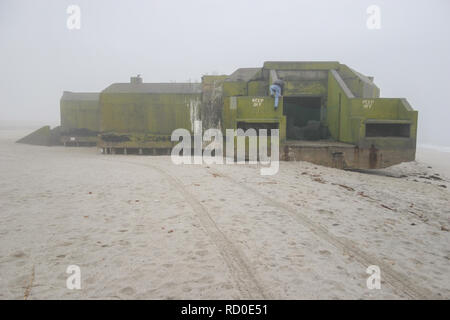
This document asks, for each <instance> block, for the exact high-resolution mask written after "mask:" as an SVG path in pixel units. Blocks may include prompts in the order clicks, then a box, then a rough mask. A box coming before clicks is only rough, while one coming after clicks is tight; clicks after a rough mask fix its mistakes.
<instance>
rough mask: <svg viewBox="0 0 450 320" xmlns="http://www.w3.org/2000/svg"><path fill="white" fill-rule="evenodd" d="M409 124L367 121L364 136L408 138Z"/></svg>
mask: <svg viewBox="0 0 450 320" xmlns="http://www.w3.org/2000/svg"><path fill="white" fill-rule="evenodd" d="M409 132H410V124H404V123H367V124H366V137H401V138H409Z"/></svg>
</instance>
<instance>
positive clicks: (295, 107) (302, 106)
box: [283, 97, 322, 140]
mask: <svg viewBox="0 0 450 320" xmlns="http://www.w3.org/2000/svg"><path fill="white" fill-rule="evenodd" d="M321 105H322V100H321V98H320V97H283V113H284V115H285V116H286V136H287V138H288V139H290V140H319V139H320V138H321V131H320V119H321V115H320V112H321Z"/></svg>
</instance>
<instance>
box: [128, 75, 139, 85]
mask: <svg viewBox="0 0 450 320" xmlns="http://www.w3.org/2000/svg"><path fill="white" fill-rule="evenodd" d="M130 83H131V84H141V83H142V78H141V75H140V74H138V75H137V76H136V77H131V78H130Z"/></svg>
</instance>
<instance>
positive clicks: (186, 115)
mask: <svg viewBox="0 0 450 320" xmlns="http://www.w3.org/2000/svg"><path fill="white" fill-rule="evenodd" d="M200 105H201V95H200V94H168V93H166V94H156V93H116V92H102V93H101V95H100V110H101V131H102V132H116V133H150V134H165V135H171V134H172V131H173V130H175V129H178V128H184V129H187V130H191V131H192V128H193V123H194V121H195V120H198V119H200Z"/></svg>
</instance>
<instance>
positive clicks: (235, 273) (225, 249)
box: [103, 159, 272, 300]
mask: <svg viewBox="0 0 450 320" xmlns="http://www.w3.org/2000/svg"><path fill="white" fill-rule="evenodd" d="M103 160H106V159H103ZM106 161H109V160H106ZM117 162H122V163H126V164H131V165H136V166H141V167H146V168H150V169H153V170H155V171H157V172H158V173H160V174H161V175H162V176H164V177H165V178H166V180H167V182H169V183H170V184H171V185H172V186H173V187H174V188H175V189H176V190H177V191H178V192H179V193H180V194H182V196H183V197H184V198H185V200H186V202H187V203H189V205H190V206H191V208H192V210H193V211H194V213H195V215H196V217H197V218H198V220H199V221H200V223H201V225H202V227H203V229H204V230H205V232H206V234H207V235H208V236H209V237H210V238H211V239H212V240H213V242H214V244H215V246H216V247H217V248H218V250H219V253H220V255H221V256H222V257H223V259H224V260H225V263H226V264H227V266H228V269H229V270H230V272H231V275H232V277H233V279H234V283H235V286H236V287H237V289H238V290H239V292H240V293H241V296H242V298H243V299H246V300H248V299H255V300H257V299H271V298H272V297H271V296H270V294H269V293H268V291H267V290H266V289H265V288H264V287H263V286H262V285H261V284H260V281H258V279H257V278H256V276H255V275H256V271H255V270H254V269H253V268H252V267H251V264H250V263H249V262H248V261H247V259H246V258H245V256H244V254H243V253H241V252H240V250H239V249H238V248H236V247H235V246H234V245H233V243H232V242H231V241H230V240H229V239H228V238H227V237H226V236H225V234H224V233H223V232H222V231H221V230H220V228H219V227H218V226H217V224H216V223H215V221H214V220H213V219H212V217H211V216H210V214H209V213H208V211H207V210H206V208H205V207H204V206H203V205H202V204H201V203H200V202H199V201H198V200H197V199H196V198H195V197H194V195H193V194H192V193H191V192H190V191H189V190H187V188H185V187H184V186H183V183H182V182H181V181H180V180H179V179H177V178H176V177H174V176H172V175H171V174H169V173H168V172H166V171H165V170H164V169H162V168H160V167H159V166H156V165H152V164H143V163H137V162H130V161H117Z"/></svg>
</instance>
